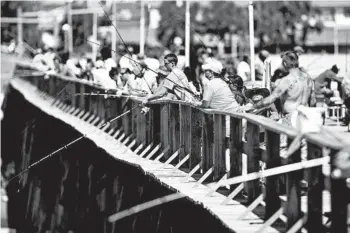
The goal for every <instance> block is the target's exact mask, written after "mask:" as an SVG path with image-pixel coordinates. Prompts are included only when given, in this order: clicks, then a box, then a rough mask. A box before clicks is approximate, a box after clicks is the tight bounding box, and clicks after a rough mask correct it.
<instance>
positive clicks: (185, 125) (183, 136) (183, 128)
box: [178, 105, 192, 160]
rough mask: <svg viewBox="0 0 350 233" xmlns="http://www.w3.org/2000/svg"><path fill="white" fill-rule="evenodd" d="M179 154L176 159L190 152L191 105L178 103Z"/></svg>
mask: <svg viewBox="0 0 350 233" xmlns="http://www.w3.org/2000/svg"><path fill="white" fill-rule="evenodd" d="M179 110H180V147H181V149H180V148H179V149H180V156H179V159H178V160H181V159H182V158H184V157H185V156H186V155H187V154H189V153H191V144H192V140H191V139H192V138H191V134H192V132H191V130H192V128H191V115H192V114H191V112H192V111H191V107H190V106H186V105H180V109H179Z"/></svg>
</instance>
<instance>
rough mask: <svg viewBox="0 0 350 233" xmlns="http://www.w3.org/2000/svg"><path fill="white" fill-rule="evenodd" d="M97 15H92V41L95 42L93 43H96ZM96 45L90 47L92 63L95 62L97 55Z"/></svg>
mask: <svg viewBox="0 0 350 233" xmlns="http://www.w3.org/2000/svg"><path fill="white" fill-rule="evenodd" d="M97 17H98V15H97V13H92V38H93V39H92V40H93V41H94V42H95V43H98V42H97V23H98V18H97ZM97 49H98V47H97V45H93V46H92V60H93V61H96V55H97Z"/></svg>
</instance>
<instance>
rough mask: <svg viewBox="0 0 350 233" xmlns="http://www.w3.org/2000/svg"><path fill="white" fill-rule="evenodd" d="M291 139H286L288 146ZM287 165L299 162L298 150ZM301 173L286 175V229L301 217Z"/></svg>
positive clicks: (299, 152)
mask: <svg viewBox="0 0 350 233" xmlns="http://www.w3.org/2000/svg"><path fill="white" fill-rule="evenodd" d="M291 142H292V139H290V138H288V146H289V145H290V143H291ZM288 160H289V163H297V162H300V161H301V151H300V148H299V149H298V150H297V151H296V152H294V153H293V154H292V155H291V156H290V157H289V159H288ZM302 174H303V171H301V170H299V171H294V172H290V173H288V174H287V206H286V216H287V229H289V228H290V227H292V226H293V225H294V224H295V223H296V222H297V221H298V220H299V219H300V218H301V217H302V212H301V197H300V182H301V179H302Z"/></svg>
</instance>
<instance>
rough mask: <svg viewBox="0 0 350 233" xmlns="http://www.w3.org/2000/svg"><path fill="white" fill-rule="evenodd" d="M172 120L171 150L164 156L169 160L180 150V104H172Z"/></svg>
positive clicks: (170, 108)
mask: <svg viewBox="0 0 350 233" xmlns="http://www.w3.org/2000/svg"><path fill="white" fill-rule="evenodd" d="M169 110H170V115H169V116H170V119H169V122H170V124H171V131H170V138H171V145H170V149H169V150H168V151H167V153H166V154H165V155H164V158H165V159H168V158H169V157H170V156H171V155H172V154H173V153H174V152H176V151H177V150H178V149H180V147H181V146H180V106H179V104H175V103H171V104H170V107H169Z"/></svg>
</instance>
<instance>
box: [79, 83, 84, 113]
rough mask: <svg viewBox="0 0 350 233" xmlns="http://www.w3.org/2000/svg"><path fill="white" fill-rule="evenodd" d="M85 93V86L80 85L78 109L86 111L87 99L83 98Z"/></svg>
mask: <svg viewBox="0 0 350 233" xmlns="http://www.w3.org/2000/svg"><path fill="white" fill-rule="evenodd" d="M84 92H85V85H84V84H80V85H79V94H80V95H79V103H78V104H79V105H78V107H79V108H80V109H83V110H84V109H85V97H84V96H83V93H84Z"/></svg>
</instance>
